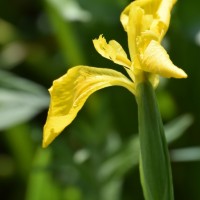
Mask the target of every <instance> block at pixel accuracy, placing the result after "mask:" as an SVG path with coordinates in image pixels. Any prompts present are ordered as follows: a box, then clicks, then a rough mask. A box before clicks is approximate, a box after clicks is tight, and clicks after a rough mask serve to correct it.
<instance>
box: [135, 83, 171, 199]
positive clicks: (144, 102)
mask: <svg viewBox="0 0 200 200" xmlns="http://www.w3.org/2000/svg"><path fill="white" fill-rule="evenodd" d="M136 93H137V103H138V117H139V139H140V176H141V183H142V187H143V193H144V197H145V200H173V199H174V197H173V185H172V174H171V167H170V159H169V154H168V148H167V142H166V139H165V135H164V129H163V123H162V119H161V116H160V112H159V109H158V104H157V101H156V96H155V92H154V89H153V87H152V85H151V83H150V82H148V81H146V80H145V81H143V82H141V83H139V84H138V86H137V91H136Z"/></svg>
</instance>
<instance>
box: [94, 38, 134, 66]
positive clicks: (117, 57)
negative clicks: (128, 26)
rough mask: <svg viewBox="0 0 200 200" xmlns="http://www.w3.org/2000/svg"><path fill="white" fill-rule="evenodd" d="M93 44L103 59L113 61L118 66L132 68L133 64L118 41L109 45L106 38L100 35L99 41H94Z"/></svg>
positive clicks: (112, 41)
mask: <svg viewBox="0 0 200 200" xmlns="http://www.w3.org/2000/svg"><path fill="white" fill-rule="evenodd" d="M93 44H94V47H95V49H96V50H97V52H98V53H99V54H101V55H102V56H103V57H105V58H107V59H110V60H112V61H113V62H114V63H116V64H119V65H122V66H125V67H127V68H130V66H131V62H130V60H129V59H128V58H127V55H126V52H125V51H124V49H123V48H122V46H121V45H120V44H119V43H118V42H117V41H115V40H111V41H109V43H107V42H106V40H105V38H104V37H103V36H102V35H100V36H99V38H98V39H94V40H93Z"/></svg>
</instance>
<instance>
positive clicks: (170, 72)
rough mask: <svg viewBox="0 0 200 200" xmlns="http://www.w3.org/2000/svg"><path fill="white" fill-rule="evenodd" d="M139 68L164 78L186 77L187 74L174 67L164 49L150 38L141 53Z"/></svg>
mask: <svg viewBox="0 0 200 200" xmlns="http://www.w3.org/2000/svg"><path fill="white" fill-rule="evenodd" d="M141 57H142V59H141V60H142V64H141V65H140V66H141V69H142V70H144V71H147V72H150V73H153V74H158V75H160V76H163V77H166V78H171V77H173V78H186V77H187V74H186V73H185V72H184V71H183V70H182V69H180V68H178V67H176V66H175V65H174V64H173V63H172V61H171V60H170V58H169V55H168V54H167V52H166V50H165V49H164V48H163V47H162V46H161V45H160V44H159V43H158V42H157V41H154V40H152V41H151V42H150V44H149V45H148V47H147V48H146V50H145V51H144V53H143V54H142V55H141Z"/></svg>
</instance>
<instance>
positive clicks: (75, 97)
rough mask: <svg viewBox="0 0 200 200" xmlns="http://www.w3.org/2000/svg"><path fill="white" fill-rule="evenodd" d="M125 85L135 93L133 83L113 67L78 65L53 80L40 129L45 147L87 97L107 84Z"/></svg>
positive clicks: (66, 124)
mask: <svg viewBox="0 0 200 200" xmlns="http://www.w3.org/2000/svg"><path fill="white" fill-rule="evenodd" d="M113 85H118V86H124V87H126V88H127V89H128V90H130V91H131V92H132V93H135V88H134V83H133V82H131V81H130V80H129V79H127V78H126V77H125V76H124V75H123V74H121V73H120V72H117V71H115V70H112V69H103V68H94V67H87V66H77V67H74V68H71V69H70V70H69V71H68V72H67V73H66V74H65V75H64V76H62V77H60V78H59V79H57V80H55V81H54V82H53V86H52V87H51V88H50V90H49V92H50V95H51V102H50V108H49V112H48V117H47V121H46V124H45V126H44V133H43V147H47V146H48V145H49V144H50V143H51V142H52V141H53V140H54V139H55V138H56V137H57V136H58V135H59V134H60V132H61V131H62V130H63V129H64V128H65V127H66V126H68V125H69V124H70V123H71V122H72V121H73V119H74V118H75V117H76V115H77V113H78V111H79V110H80V109H81V108H82V106H83V105H84V103H85V101H86V100H87V98H88V97H89V96H90V95H91V94H92V93H93V92H95V91H97V90H99V89H102V88H105V87H108V86H113Z"/></svg>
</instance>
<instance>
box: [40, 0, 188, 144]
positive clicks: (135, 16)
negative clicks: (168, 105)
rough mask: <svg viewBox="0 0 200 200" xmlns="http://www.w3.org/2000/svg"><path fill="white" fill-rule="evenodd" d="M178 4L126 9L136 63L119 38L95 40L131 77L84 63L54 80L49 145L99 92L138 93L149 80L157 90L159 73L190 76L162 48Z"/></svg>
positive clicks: (144, 2)
mask: <svg viewBox="0 0 200 200" xmlns="http://www.w3.org/2000/svg"><path fill="white" fill-rule="evenodd" d="M174 3H175V0H136V1H133V2H132V3H130V4H129V5H128V6H127V7H126V8H125V9H124V10H123V12H122V13H121V17H120V20H121V23H122V25H123V27H124V30H125V31H126V32H127V36H128V47H129V53H130V59H129V58H128V56H127V54H126V52H125V51H124V50H123V48H122V46H121V45H120V44H119V43H118V42H116V41H115V40H111V41H109V42H108V43H107V42H106V40H105V38H104V37H103V36H102V35H100V36H99V38H98V39H95V40H93V43H94V47H95V49H96V50H97V52H98V53H99V54H101V55H102V56H103V57H105V58H107V59H110V60H112V61H113V62H114V63H116V64H119V65H121V66H123V67H124V69H125V70H126V71H127V73H128V75H129V76H130V77H129V78H127V77H126V76H125V75H123V74H122V73H120V72H117V71H115V70H112V69H107V68H95V67H89V66H82V65H81V66H76V67H73V68H71V69H70V70H68V72H67V73H66V74H65V75H63V76H62V77H60V78H59V79H57V80H55V81H54V82H53V86H52V87H51V88H50V89H49V92H50V95H51V102H50V108H49V112H48V117H47V121H46V124H45V126H44V135H43V147H47V146H48V145H49V144H50V143H51V142H52V141H53V140H54V139H55V138H56V137H57V136H58V135H59V134H60V133H61V131H62V130H63V129H64V128H65V127H66V126H68V125H69V124H70V123H71V122H72V121H73V120H74V118H75V117H76V115H77V113H78V111H79V110H80V109H81V108H82V106H83V105H84V103H85V101H86V100H87V98H88V97H89V96H90V95H91V94H92V93H94V92H95V91H97V90H99V89H102V88H105V87H108V86H115V85H116V86H123V87H125V88H127V89H128V90H129V91H130V92H132V93H133V94H135V91H136V89H135V88H136V87H137V84H138V83H140V82H142V81H145V80H149V81H150V82H151V83H152V85H153V86H156V85H157V84H158V76H159V75H160V76H162V77H166V78H170V77H174V78H186V77H187V75H186V73H185V72H184V71H183V70H182V69H180V68H178V67H176V66H175V65H174V64H173V63H172V61H171V60H170V58H169V56H168V54H167V52H166V50H165V49H164V48H163V47H162V46H161V44H160V43H161V41H162V39H163V37H164V35H165V33H166V31H167V29H168V27H169V22H170V13H171V9H172V7H173V5H174ZM135 95H137V94H135Z"/></svg>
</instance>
